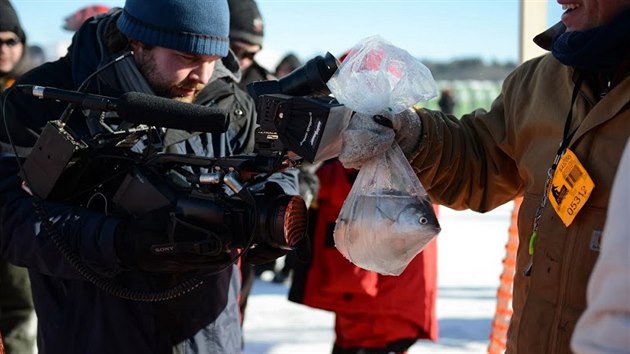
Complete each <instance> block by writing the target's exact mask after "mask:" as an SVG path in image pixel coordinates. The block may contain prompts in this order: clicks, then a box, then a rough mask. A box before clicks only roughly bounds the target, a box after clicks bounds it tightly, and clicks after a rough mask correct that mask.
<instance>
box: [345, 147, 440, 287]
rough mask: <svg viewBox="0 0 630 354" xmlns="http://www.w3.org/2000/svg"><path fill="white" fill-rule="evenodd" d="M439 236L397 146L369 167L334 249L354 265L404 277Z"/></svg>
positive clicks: (349, 200)
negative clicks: (419, 255)
mask: <svg viewBox="0 0 630 354" xmlns="http://www.w3.org/2000/svg"><path fill="white" fill-rule="evenodd" d="M439 232H440V225H439V223H438V220H437V217H436V215H435V211H434V210H433V206H432V204H431V201H430V200H429V197H428V196H427V194H426V191H425V190H424V188H423V187H422V185H421V184H420V183H419V182H418V179H417V177H416V176H415V175H414V173H413V170H412V169H411V166H409V162H407V159H406V158H405V155H404V154H403V153H402V151H401V150H400V148H399V147H398V145H397V144H394V147H393V148H392V149H390V150H388V151H387V152H386V153H385V155H383V156H382V157H379V158H376V159H373V160H371V161H369V162H368V163H367V164H366V165H364V166H363V167H362V168H361V170H360V171H359V174H358V175H357V179H356V180H355V181H354V184H353V186H352V189H351V190H350V194H349V195H348V198H347V199H346V201H345V202H344V204H343V207H342V208H341V212H340V213H339V217H338V218H337V223H336V225H335V231H334V239H335V247H337V249H338V250H339V251H340V252H341V254H343V256H344V257H346V258H347V259H348V260H349V261H350V262H352V263H354V264H355V265H357V266H359V267H361V268H363V269H367V270H371V271H374V272H377V273H380V274H385V275H399V274H400V273H402V272H403V270H405V268H406V267H407V265H408V264H409V262H411V260H412V259H413V258H414V257H415V256H416V255H417V254H418V253H420V252H421V251H422V250H423V249H424V247H425V246H426V245H427V244H428V243H429V242H431V240H433V239H434V238H435V236H437V234H438V233H439Z"/></svg>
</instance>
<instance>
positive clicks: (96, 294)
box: [0, 20, 297, 354]
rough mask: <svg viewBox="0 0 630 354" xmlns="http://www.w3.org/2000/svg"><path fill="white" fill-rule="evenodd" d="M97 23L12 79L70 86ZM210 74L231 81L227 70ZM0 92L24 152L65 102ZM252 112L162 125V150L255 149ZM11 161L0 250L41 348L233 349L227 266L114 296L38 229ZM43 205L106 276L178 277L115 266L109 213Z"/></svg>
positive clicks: (2, 199) (147, 282)
mask: <svg viewBox="0 0 630 354" xmlns="http://www.w3.org/2000/svg"><path fill="white" fill-rule="evenodd" d="M101 21H103V20H101ZM97 25H98V24H97V23H96V22H95V21H92V23H89V24H87V25H85V26H84V27H82V29H81V30H80V31H79V33H78V34H77V35H75V38H74V40H73V44H72V46H71V47H70V48H69V54H68V55H67V56H65V57H63V58H61V59H59V60H58V61H56V62H53V63H47V64H44V65H42V66H41V67H38V68H36V69H34V70H32V71H30V72H29V73H27V74H26V75H24V76H23V77H22V79H21V80H20V82H18V84H27V83H28V84H37V85H41V86H51V87H57V88H62V89H70V90H74V89H76V88H77V87H78V85H79V83H80V82H81V81H82V79H81V78H80V77H81V76H83V78H84V77H85V75H87V74H89V70H88V69H89V68H90V67H91V68H94V69H95V68H96V65H97V64H98V62H96V63H95V62H93V61H94V60H98V59H99V56H101V55H102V53H98V52H97V49H95V48H92V47H86V46H85V44H86V43H84V42H81V41H87V42H89V43H91V42H93V41H88V40H87V39H86V38H88V39H89V38H94V37H95V36H98V35H99V34H98V33H97ZM77 43H81V45H79V44H77ZM77 48H80V50H81V51H82V53H81V55H80V56H76V55H74V54H76V50H77ZM77 58H80V59H77ZM77 61H81V62H82V63H78V62H77ZM228 66H229V65H226V66H225V67H228ZM228 72H229V70H228ZM216 79H217V80H224V82H225V83H228V87H232V84H231V83H230V80H232V79H233V77H231V76H230V75H225V76H224V78H223V79H220V78H216ZM98 88H99V89H102V91H96V89H95V88H94V87H91V88H90V90H91V91H93V92H94V93H99V94H106V95H111V94H114V93H115V91H116V89H117V88H116V87H105V88H103V86H98ZM230 89H231V88H228V91H229V90H230ZM5 94H7V93H5ZM208 97H211V95H210V96H208ZM240 97H243V96H240ZM2 98H3V99H4V98H6V101H7V103H6V106H5V109H6V115H5V116H4V117H3V119H5V120H6V122H7V124H8V127H9V131H10V132H11V137H12V140H13V143H14V144H15V145H17V146H18V148H19V151H18V153H20V154H26V153H28V150H29V148H30V147H31V146H33V144H34V143H35V141H36V139H37V137H38V135H39V133H40V132H41V130H42V127H43V126H44V125H45V123H46V122H47V121H49V120H55V119H58V118H59V117H60V116H61V114H62V112H63V110H64V108H65V104H61V103H57V102H54V101H48V100H38V99H35V98H33V97H29V96H27V95H23V94H20V93H18V92H17V91H12V92H11V93H8V94H7V96H6V97H2ZM242 100H243V103H242V104H243V108H244V109H252V108H253V104H252V102H251V101H248V100H247V99H246V98H243V99H242ZM211 101H212V99H209V100H207V101H206V102H204V103H206V104H210V102H211ZM79 113H80V112H75V114H74V115H73V116H72V118H71V119H70V122H71V124H72V125H71V126H72V127H73V128H74V129H75V130H76V131H77V132H79V133H81V132H85V131H87V126H86V124H85V123H84V122H85V120H84V118H83V117H82V116H81V115H80V114H79ZM254 117H255V116H254V115H253V114H248V113H247V112H246V113H245V114H243V115H242V116H240V115H236V116H232V117H231V120H232V124H231V127H230V130H228V132H226V133H222V134H211V133H202V134H189V135H188V136H183V135H180V134H171V135H168V133H167V136H169V137H171V138H172V139H173V140H171V141H170V147H168V149H170V151H171V152H178V151H180V152H189V150H192V151H193V152H194V153H195V154H197V155H203V156H211V157H212V156H214V157H219V156H226V155H232V154H241V153H249V152H251V149H252V148H253V133H254V129H255V122H254V119H255V118H254ZM0 130H1V131H2V132H1V133H0V141H1V142H2V150H3V151H5V152H7V151H8V152H12V148H11V146H10V144H9V140H8V138H7V134H6V132H5V131H4V129H0ZM175 133H177V132H175ZM179 133H182V132H179ZM15 161H16V160H15V158H8V159H7V158H4V159H2V166H0V168H1V170H0V171H1V172H0V174H1V176H0V177H1V178H0V218H1V219H0V254H2V256H3V257H5V258H6V259H7V260H9V261H10V262H11V263H14V264H16V265H20V266H25V267H27V268H28V269H29V272H30V276H31V282H32V290H33V296H34V302H35V307H36V311H37V315H38V321H39V326H38V327H39V328H38V347H39V353H42V354H46V353H103V354H104V353H134V354H136V353H172V352H178V353H184V352H185V353H237V352H240V350H241V335H240V320H239V313H238V307H237V306H236V295H237V291H238V289H239V288H240V285H239V283H238V281H239V280H238V274H233V272H232V269H231V268H228V269H227V270H226V271H223V272H221V273H219V274H215V275H212V276H206V277H204V278H203V283H202V284H201V285H200V286H199V287H198V288H196V289H194V290H192V291H190V292H189V293H187V294H185V295H182V296H179V297H176V298H174V299H172V300H168V301H162V302H136V301H130V300H125V299H123V298H120V297H116V296H112V295H110V294H109V293H108V292H107V291H104V290H101V289H99V288H98V287H96V286H95V285H93V283H91V282H89V281H87V280H86V279H85V278H84V277H83V276H81V275H80V274H78V273H77V271H76V270H75V268H74V267H72V266H71V265H70V264H69V262H68V261H67V260H66V259H65V258H64V257H63V256H62V255H61V254H60V252H59V250H58V248H57V247H56V246H55V245H54V243H53V240H51V237H50V235H49V234H48V233H47V232H44V231H43V230H42V227H41V223H40V221H39V219H38V217H37V215H36V213H35V212H34V208H33V203H32V198H30V196H29V195H28V194H26V193H25V192H24V191H22V190H21V189H20V183H21V179H20V178H19V177H18V176H17V169H16V164H15ZM287 176H288V177H289V180H288V181H287ZM294 179H295V173H294V172H290V173H288V174H286V175H284V176H280V177H279V180H284V181H285V182H286V186H287V188H285V190H287V191H289V192H290V190H289V189H290V187H291V185H292V186H293V188H294V189H295V186H296V185H297V182H296V181H294ZM293 194H297V192H295V193H293ZM45 209H46V211H47V213H48V215H49V218H50V220H53V224H54V225H55V227H56V228H57V229H58V230H59V231H60V233H61V235H62V236H63V238H64V239H65V240H66V242H67V244H68V245H69V247H70V248H71V249H72V250H73V251H74V252H75V253H76V254H78V255H79V258H80V260H81V262H82V263H83V264H85V265H87V266H88V267H89V268H90V269H91V270H93V271H94V272H96V273H98V274H99V275H100V276H102V277H104V278H105V279H108V280H113V281H115V282H116V283H117V284H120V285H122V286H125V287H127V288H131V289H141V290H151V291H159V290H161V289H164V288H165V287H169V286H173V284H179V283H180V282H181V281H182V279H180V277H170V276H169V277H167V276H153V275H149V274H147V273H143V272H139V271H128V270H124V269H122V268H121V266H120V264H119V262H118V259H117V257H116V254H115V252H114V242H113V238H114V236H113V235H114V231H115V228H116V226H117V225H118V223H119V220H118V219H117V218H114V217H110V216H107V215H105V214H103V213H99V212H94V211H90V210H87V209H82V208H75V207H69V206H65V205H62V204H57V203H51V202H47V203H45Z"/></svg>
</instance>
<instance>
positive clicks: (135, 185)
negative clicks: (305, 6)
mask: <svg viewBox="0 0 630 354" xmlns="http://www.w3.org/2000/svg"><path fill="white" fill-rule="evenodd" d="M336 69H337V62H336V59H335V58H334V57H333V56H332V55H330V54H327V55H326V57H325V58H324V57H316V58H314V59H312V60H310V61H308V62H307V63H306V64H305V65H304V66H303V67H301V68H298V69H296V70H295V71H294V72H293V73H292V74H290V75H288V76H287V77H285V78H284V79H281V80H271V81H261V82H256V83H253V84H250V86H249V87H248V91H249V93H250V95H252V97H254V99H255V100H256V108H257V123H258V127H257V129H256V132H255V134H256V136H255V147H254V152H253V153H252V154H246V155H235V156H228V157H221V158H209V157H202V156H196V155H180V154H168V153H163V152H161V148H162V146H161V139H160V136H161V135H160V134H161V132H163V129H164V128H165V127H155V126H151V125H146V124H127V123H126V122H124V121H122V122H120V121H117V123H116V124H115V125H112V124H107V123H106V120H104V119H102V118H103V114H104V113H103V112H96V114H94V111H91V112H90V116H93V115H96V116H99V117H100V118H99V119H96V120H92V121H91V123H92V125H97V126H98V125H99V124H100V125H101V127H97V129H93V131H96V132H98V133H96V134H92V135H90V136H79V135H78V134H76V133H75V132H73V131H72V130H71V129H70V128H69V127H68V126H67V125H66V124H65V122H63V121H52V122H49V123H48V124H47V126H46V127H45V129H44V131H43V132H42V134H41V136H40V138H39V139H38V141H37V143H36V145H35V146H34V148H33V149H32V152H31V154H30V155H29V157H28V158H27V160H26V161H25V163H24V168H23V171H22V177H23V179H24V180H25V181H26V183H27V184H28V186H29V187H30V189H31V190H32V191H33V192H34V194H35V195H37V196H39V197H42V198H44V199H47V200H52V201H63V202H66V203H71V204H73V205H77V206H82V207H87V208H92V209H97V210H100V211H104V212H106V213H111V214H115V215H132V216H139V215H142V214H144V213H147V212H149V211H151V210H154V209H159V208H164V207H170V208H172V212H171V223H170V225H171V228H170V230H169V231H170V232H171V237H172V239H173V240H174V241H175V242H180V241H181V242H186V243H188V244H190V243H191V242H192V244H194V245H196V246H195V249H194V250H193V251H194V252H197V253H200V254H204V255H208V256H213V255H219V254H220V253H222V252H226V251H229V250H231V249H237V248H238V249H246V248H249V247H251V246H252V245H254V244H265V245H267V246H270V247H273V248H279V249H291V248H293V247H295V245H296V244H297V242H299V240H300V239H301V238H302V237H303V236H304V235H305V233H306V226H307V210H306V205H305V203H304V201H303V200H302V199H301V197H299V196H291V195H286V194H285V193H284V191H283V190H282V189H281V188H280V187H279V186H278V185H277V184H275V183H273V182H271V183H270V182H267V178H268V177H269V175H271V174H273V173H276V172H281V171H283V170H285V169H286V168H289V167H292V166H296V165H298V164H299V162H300V158H299V157H295V156H291V154H290V153H289V152H290V151H292V152H294V153H296V154H297V155H299V156H301V157H302V158H304V159H306V160H308V161H310V162H314V161H323V160H325V159H328V158H332V157H334V156H336V155H335V154H336V153H337V154H338V151H339V150H340V148H341V146H340V139H339V135H340V132H341V130H342V129H343V127H344V126H345V125H346V124H347V122H348V121H349V118H350V115H351V111H349V110H348V109H347V108H345V107H344V106H343V105H341V104H339V103H337V102H336V101H335V100H334V99H332V98H331V97H328V96H327V94H328V92H327V88H326V85H325V83H326V81H328V79H329V78H330V77H331V76H332V74H333V73H334V72H335V71H336ZM76 94H78V93H76ZM56 99H59V97H56ZM113 106H115V105H112V107H113ZM108 107H109V106H108ZM88 118H89V117H88ZM120 127H124V129H121V128H120ZM166 128H168V127H166ZM213 132H214V131H213ZM138 146H142V147H143V148H142V149H138Z"/></svg>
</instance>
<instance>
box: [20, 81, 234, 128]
mask: <svg viewBox="0 0 630 354" xmlns="http://www.w3.org/2000/svg"><path fill="white" fill-rule="evenodd" d="M16 87H17V88H18V89H20V90H21V91H22V92H24V93H26V94H30V95H33V96H35V97H39V98H44V99H50V100H56V101H62V102H67V103H73V104H76V105H77V106H79V107H81V108H83V109H93V110H100V111H115V112H117V113H118V115H119V116H120V117H121V118H122V119H124V120H125V121H127V122H130V123H136V124H147V125H153V126H158V127H165V128H174V129H183V130H188V131H197V132H209V133H223V132H225V131H227V128H228V125H229V120H228V117H227V114H226V112H224V111H222V110H220V109H217V108H214V107H207V106H202V105H198V104H192V103H186V102H179V101H176V100H174V99H170V98H164V97H158V96H154V95H149V94H145V93H140V92H127V93H125V94H123V95H122V96H120V97H119V98H113V97H107V96H100V95H94V94H89V93H82V92H77V91H69V90H62V89H58V88H54V87H43V86H36V85H18V86H16Z"/></svg>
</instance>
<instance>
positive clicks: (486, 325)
mask: <svg viewBox="0 0 630 354" xmlns="http://www.w3.org/2000/svg"><path fill="white" fill-rule="evenodd" d="M512 208H513V204H512V203H507V204H505V205H503V206H501V207H499V208H497V209H495V210H493V211H491V212H488V213H486V214H479V213H474V212H471V211H454V210H451V209H447V208H444V207H440V223H441V225H442V232H441V233H440V235H439V236H438V239H437V240H438V241H437V242H438V287H439V289H438V300H437V316H438V320H439V328H440V336H439V340H438V341H437V343H432V342H427V341H421V342H418V343H416V344H415V345H414V346H413V347H411V349H410V350H409V354H420V353H458V354H459V353H485V352H486V348H487V345H488V338H489V335H490V330H491V321H492V317H493V316H494V310H495V304H496V291H497V287H498V285H499V275H500V274H501V271H502V263H501V261H502V260H503V258H504V257H505V244H506V242H507V237H508V227H509V224H510V217H511V213H512ZM287 291H288V287H287V285H286V284H274V283H271V282H268V281H264V280H260V279H257V280H256V283H255V284H254V287H253V289H252V294H251V295H250V298H249V301H248V305H247V312H246V317H245V324H244V339H245V350H244V353H245V354H302V353H304V354H327V353H330V352H331V349H332V343H333V341H334V333H333V321H334V320H333V314H332V313H331V312H327V311H322V310H318V309H313V308H310V307H307V306H303V305H298V304H295V303H292V302H289V301H288V300H287Z"/></svg>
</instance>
